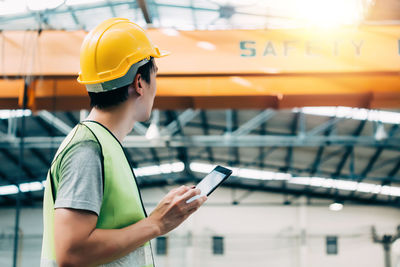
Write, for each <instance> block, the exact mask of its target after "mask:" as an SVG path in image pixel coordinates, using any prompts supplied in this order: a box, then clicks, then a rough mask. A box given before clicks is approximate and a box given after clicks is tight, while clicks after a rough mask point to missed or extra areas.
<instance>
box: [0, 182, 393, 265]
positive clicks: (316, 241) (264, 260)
mask: <svg viewBox="0 0 400 267" xmlns="http://www.w3.org/2000/svg"><path fill="white" fill-rule="evenodd" d="M168 189H170V188H168ZM168 189H167V188H153V189H145V190H142V194H143V198H144V200H145V204H146V207H147V209H148V211H149V213H150V212H151V210H152V209H153V208H154V207H155V205H156V204H157V203H158V201H159V200H160V199H161V197H162V196H163V195H165V194H166V192H167V191H168ZM242 198H243V200H242V201H241V202H240V204H239V205H236V206H233V205H231V204H230V203H231V202H232V200H233V199H242ZM301 202H305V200H304V199H300V200H299V199H295V200H293V204H292V205H289V206H284V205H282V203H283V196H282V195H279V194H269V193H263V192H252V193H249V192H247V191H244V190H231V189H227V188H220V189H218V190H217V191H215V192H214V193H213V195H212V196H210V198H209V200H208V202H207V203H206V205H205V206H204V207H202V208H201V209H199V210H198V211H197V212H196V213H195V214H194V215H192V216H191V217H190V218H189V219H188V220H187V221H186V222H184V223H183V224H182V225H181V226H179V227H178V228H177V229H175V230H174V231H172V232H171V233H169V234H168V254H167V256H156V262H157V263H158V264H157V267H180V266H182V267H225V266H226V267H228V266H229V267H235V266H238V267H239V266H240V267H243V266H245V267H252V266H257V267H258V266H273V267H280V266H282V267H283V266H285V267H321V266H326V267H330V266H332V267H333V266H335V267H337V266H363V267H384V261H383V259H384V256H383V247H382V246H381V245H379V244H374V243H373V242H372V237H371V232H370V227H371V226H372V225H375V226H376V227H377V231H378V234H379V235H381V234H383V233H387V234H393V233H394V231H395V229H396V227H397V225H399V224H400V209H395V208H385V207H373V206H357V205H346V204H345V206H344V209H343V210H342V211H339V212H333V211H330V210H329V209H328V204H329V202H328V201H325V200H312V201H311V204H310V205H306V206H304V205H301V204H300V203H301ZM14 216H15V211H14V210H13V209H0V266H1V267H3V266H11V265H12V249H13V237H12V234H13V229H14V228H13V227H14ZM21 229H22V234H23V239H22V240H23V242H22V247H21V249H20V251H21V255H20V260H21V264H20V265H19V266H23V267H25V266H27V267H28V266H39V260H40V251H41V240H42V239H41V238H42V237H41V235H42V210H41V209H40V208H36V209H23V210H22V212H21ZM301 233H303V235H302V234H301ZM213 235H220V236H224V238H225V244H224V245H225V253H224V255H219V256H216V255H213V254H212V242H211V237H212V236H213ZM327 235H337V236H338V255H326V245H325V242H326V241H325V237H326V236H327ZM302 236H303V237H304V238H301V237H302ZM153 248H155V243H154V242H153ZM395 264H400V263H393V265H392V266H393V267H395V266H396V265H395ZM399 266H400V265H399ZM396 267H398V266H396Z"/></svg>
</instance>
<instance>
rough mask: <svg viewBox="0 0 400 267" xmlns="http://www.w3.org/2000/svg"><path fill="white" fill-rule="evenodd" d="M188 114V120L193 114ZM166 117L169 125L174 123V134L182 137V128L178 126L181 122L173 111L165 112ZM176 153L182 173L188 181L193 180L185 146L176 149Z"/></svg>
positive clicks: (193, 176)
mask: <svg viewBox="0 0 400 267" xmlns="http://www.w3.org/2000/svg"><path fill="white" fill-rule="evenodd" d="M197 113H199V111H198V110H197ZM197 113H196V115H197ZM182 114H183V113H182ZM182 114H181V115H182ZM190 114H191V115H190V116H189V118H193V113H190ZM166 115H167V119H168V121H170V123H169V125H171V123H174V122H176V127H177V129H176V132H177V134H179V135H180V136H183V135H184V132H183V128H182V127H183V126H182V125H181V124H180V121H181V120H180V119H179V117H178V116H177V115H176V113H175V111H167V112H166ZM194 116H195V115H194ZM184 117H185V118H186V116H184ZM182 121H184V120H182ZM184 122H185V121H184ZM167 127H168V126H167ZM177 152H178V155H177V158H178V160H180V161H181V162H183V164H184V168H185V169H184V173H185V174H186V175H187V177H188V178H189V179H193V178H195V177H196V176H195V175H194V174H193V172H192V170H191V169H190V159H189V153H188V151H187V148H186V147H185V146H183V147H177Z"/></svg>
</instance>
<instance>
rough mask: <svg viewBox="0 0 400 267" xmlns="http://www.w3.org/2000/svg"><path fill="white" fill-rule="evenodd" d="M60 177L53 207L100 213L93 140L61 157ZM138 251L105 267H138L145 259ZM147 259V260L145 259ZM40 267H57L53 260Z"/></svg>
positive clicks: (100, 194) (99, 159) (98, 174)
mask: <svg viewBox="0 0 400 267" xmlns="http://www.w3.org/2000/svg"><path fill="white" fill-rule="evenodd" d="M59 173H60V178H61V181H60V183H59V185H58V191H57V197H56V202H55V205H54V208H72V209H81V210H88V211H92V212H94V213H96V214H97V216H98V215H99V213H100V208H101V203H102V199H103V177H102V157H101V148H100V145H99V144H98V143H97V142H95V141H91V140H88V141H83V142H79V143H77V144H74V145H73V146H72V147H70V148H69V151H67V152H66V153H65V155H64V158H63V159H62V161H61V164H60V172H59ZM143 253H144V252H143V250H142V249H141V248H139V249H137V250H135V251H132V252H131V253H129V254H128V255H126V256H124V257H122V258H120V259H117V260H115V261H113V262H110V263H107V264H104V265H101V266H104V267H117V266H118V267H123V266H141V264H140V263H141V262H142V261H143V260H144V258H149V257H150V259H151V257H152V256H151V255H147V254H146V255H145V254H143ZM147 260H149V259H147ZM43 266H57V263H56V262H55V261H52V262H48V263H46V264H43Z"/></svg>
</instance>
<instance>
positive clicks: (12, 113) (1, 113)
mask: <svg viewBox="0 0 400 267" xmlns="http://www.w3.org/2000/svg"><path fill="white" fill-rule="evenodd" d="M31 115H32V111H30V110H29V109H3V110H0V119H9V118H19V117H22V116H25V117H27V116H31Z"/></svg>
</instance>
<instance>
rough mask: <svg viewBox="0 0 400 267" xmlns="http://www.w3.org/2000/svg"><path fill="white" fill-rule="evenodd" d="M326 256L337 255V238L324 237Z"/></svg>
mask: <svg viewBox="0 0 400 267" xmlns="http://www.w3.org/2000/svg"><path fill="white" fill-rule="evenodd" d="M326 254H328V255H337V254H338V247H337V236H327V237H326Z"/></svg>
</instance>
